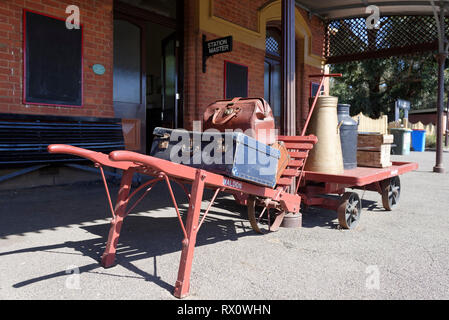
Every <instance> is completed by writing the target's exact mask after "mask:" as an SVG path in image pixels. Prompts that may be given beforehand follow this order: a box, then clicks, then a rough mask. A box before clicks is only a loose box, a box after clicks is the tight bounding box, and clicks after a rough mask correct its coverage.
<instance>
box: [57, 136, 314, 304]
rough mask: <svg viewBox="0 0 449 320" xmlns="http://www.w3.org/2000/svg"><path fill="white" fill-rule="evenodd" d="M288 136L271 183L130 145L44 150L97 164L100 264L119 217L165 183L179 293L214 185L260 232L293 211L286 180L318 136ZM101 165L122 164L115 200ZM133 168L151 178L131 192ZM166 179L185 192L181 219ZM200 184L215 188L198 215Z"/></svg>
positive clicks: (109, 254) (112, 246)
mask: <svg viewBox="0 0 449 320" xmlns="http://www.w3.org/2000/svg"><path fill="white" fill-rule="evenodd" d="M292 139H294V141H295V143H294V144H292V145H290V146H289V147H290V148H292V150H294V152H292V155H291V159H290V160H289V163H288V167H287V168H286V169H285V170H284V172H283V173H282V175H281V176H280V178H279V180H278V185H277V186H276V187H275V188H269V187H264V186H259V185H255V184H252V183H248V182H244V181H240V180H236V179H233V178H229V177H226V176H222V175H219V174H215V173H212V172H208V171H205V170H200V169H195V168H192V167H189V166H185V165H183V164H178V163H174V162H170V161H167V160H163V159H159V158H155V157H151V156H147V155H143V154H139V153H135V152H131V151H113V152H111V153H110V154H109V155H106V154H104V153H100V152H95V151H91V150H86V149H82V148H78V147H74V146H69V145H58V144H55V145H50V146H48V151H49V152H50V153H64V154H72V155H76V156H79V157H82V158H86V159H89V160H91V161H92V162H93V163H94V164H95V166H96V167H98V168H99V170H100V173H101V176H102V179H103V182H104V187H105V190H106V194H107V199H108V202H109V207H110V210H111V213H112V221H111V227H110V231H109V236H108V241H107V244H106V249H105V251H104V253H103V255H102V258H101V264H102V266H103V267H105V268H108V267H112V266H114V265H115V253H116V249H117V244H118V241H119V237H120V230H121V227H122V225H123V221H124V219H125V217H126V216H127V215H128V214H129V213H130V211H131V210H132V209H134V208H135V206H136V205H137V204H138V203H139V202H140V201H141V200H142V199H143V198H144V197H145V196H146V195H147V194H148V193H149V192H150V191H151V189H152V188H153V187H154V186H155V184H156V183H158V182H165V183H166V185H167V188H168V190H169V194H170V197H171V199H172V201H173V206H174V208H175V211H176V214H177V216H178V220H179V224H180V226H181V230H182V233H183V235H184V239H183V240H182V252H181V261H180V264H179V271H178V278H177V281H176V284H175V290H174V295H175V296H176V297H178V298H182V297H185V296H187V295H188V293H189V287H190V273H191V269H192V261H193V252H194V248H195V242H196V236H197V233H198V231H199V230H200V228H201V225H202V224H203V222H204V219H205V218H206V216H207V214H208V212H209V210H210V208H211V207H212V205H213V203H214V201H215V198H216V197H217V195H218V193H219V192H220V191H222V192H227V193H230V194H233V195H234V197H235V198H236V199H237V200H238V202H239V203H241V204H246V205H247V206H248V217H249V220H250V223H251V226H252V227H253V229H254V230H256V231H257V232H262V229H261V228H260V227H259V226H260V225H262V224H263V221H265V220H266V221H267V222H268V228H269V230H271V231H274V230H276V229H278V228H279V226H280V224H281V222H282V220H283V218H284V216H285V214H286V213H298V212H299V210H300V204H301V197H300V196H299V195H298V194H292V193H289V192H288V189H289V188H290V186H291V185H292V183H293V181H294V177H297V176H298V175H299V173H300V172H302V168H303V165H304V162H305V159H306V158H307V156H308V153H309V150H310V149H312V148H313V145H314V144H315V143H316V142H317V141H318V139H317V138H316V137H315V136H305V137H292ZM104 166H107V167H112V168H117V169H121V170H123V175H122V180H121V184H120V189H119V191H118V196H117V200H116V204H115V206H114V205H113V204H112V201H111V196H110V193H109V188H108V185H107V182H106V179H105V175H104V171H103V167H104ZM135 173H140V174H144V175H148V176H151V177H152V179H150V180H149V181H147V182H145V183H143V184H142V185H140V186H139V187H137V188H136V189H135V190H133V191H132V192H131V188H132V186H131V184H132V178H133V175H134V174H135ZM171 182H174V183H177V184H178V185H180V186H181V187H182V189H183V190H184V191H185V193H186V194H187V196H188V198H189V208H188V211H187V216H186V218H185V220H186V222H185V224H184V222H183V219H182V216H181V213H180V211H179V209H178V205H177V202H176V199H175V195H174V193H173V190H172V185H171ZM189 184H190V185H191V191H189V190H188V188H187V185H189ZM205 188H208V189H212V190H215V193H214V195H213V197H212V199H211V201H210V203H209V205H208V207H207V209H206V210H205V212H204V213H203V214H202V215H201V203H202V199H203V192H204V189H205ZM137 194H139V197H138V198H137V200H135V201H134V202H133V203H132V204H131V203H130V200H131V199H132V198H134V197H135V196H136V195H137ZM256 204H258V205H261V206H263V207H264V212H266V214H264V212H263V213H262V214H261V215H259V216H258V217H257V218H256V216H255V210H254V207H255V205H256ZM270 210H271V211H272V213H273V211H274V214H273V215H272V216H270Z"/></svg>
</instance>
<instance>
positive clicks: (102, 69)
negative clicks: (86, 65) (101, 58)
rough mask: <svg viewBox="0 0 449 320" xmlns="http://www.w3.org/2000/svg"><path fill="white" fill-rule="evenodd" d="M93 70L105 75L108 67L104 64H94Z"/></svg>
mask: <svg viewBox="0 0 449 320" xmlns="http://www.w3.org/2000/svg"><path fill="white" fill-rule="evenodd" d="M92 70H93V71H94V73H95V74H98V75H100V76H101V75H103V74H104V73H105V72H106V68H105V67H104V66H103V65H102V64H94V65H93V66H92Z"/></svg>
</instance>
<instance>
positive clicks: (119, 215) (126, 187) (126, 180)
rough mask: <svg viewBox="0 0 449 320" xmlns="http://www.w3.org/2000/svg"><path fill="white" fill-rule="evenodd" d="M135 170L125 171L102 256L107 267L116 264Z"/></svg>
mask: <svg viewBox="0 0 449 320" xmlns="http://www.w3.org/2000/svg"><path fill="white" fill-rule="evenodd" d="M134 172H135V169H134V168H132V167H130V168H129V169H128V170H126V171H125V172H123V176H122V182H121V184H120V190H119V192H118V197H117V202H116V205H115V209H114V212H115V215H114V218H113V219H112V221H111V228H110V230H109V236H108V242H107V244H106V249H105V251H104V253H103V255H102V257H101V265H102V266H103V267H105V268H109V267H112V266H114V264H115V252H116V250H117V244H118V239H119V237H120V230H121V228H122V225H123V220H124V219H125V217H126V205H127V204H128V201H127V200H128V195H129V191H130V190H131V183H132V180H133V175H134Z"/></svg>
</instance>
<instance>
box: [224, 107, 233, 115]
mask: <svg viewBox="0 0 449 320" xmlns="http://www.w3.org/2000/svg"><path fill="white" fill-rule="evenodd" d="M233 112H234V109H232V108H226V110H225V112H224V115H225V116H229V115H230V114H232V113H233Z"/></svg>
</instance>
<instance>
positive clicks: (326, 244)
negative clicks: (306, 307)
mask: <svg viewBox="0 0 449 320" xmlns="http://www.w3.org/2000/svg"><path fill="white" fill-rule="evenodd" d="M444 157H445V167H446V168H447V169H449V154H447V153H445V154H444ZM395 158H396V159H401V160H413V161H417V162H419V164H420V168H419V170H418V171H416V172H413V173H409V174H406V175H404V176H402V188H403V189H402V195H401V204H400V207H399V208H398V209H397V210H395V211H393V212H386V211H383V209H382V208H381V207H380V206H379V204H377V205H376V202H375V201H378V200H380V196H379V195H378V194H376V193H373V192H366V193H365V195H364V199H365V201H364V207H365V208H364V210H363V213H362V220H361V223H360V224H359V226H358V227H357V229H356V230H352V231H346V230H340V229H338V228H337V221H336V215H335V213H332V212H330V211H319V212H317V211H316V210H313V212H308V213H306V214H304V218H303V220H304V227H303V228H302V229H294V230H293V229H281V230H280V231H279V232H277V233H272V234H268V235H264V236H259V235H256V234H254V233H253V232H252V231H251V230H250V227H249V223H248V222H247V220H246V219H245V215H246V210H245V208H242V207H239V206H236V205H235V203H234V202H233V201H232V200H231V199H229V198H226V197H223V198H220V199H219V201H218V204H217V206H216V207H215V209H214V211H213V212H212V214H211V215H210V216H209V217H208V218H207V219H206V223H205V224H204V225H203V228H202V230H201V232H200V233H199V235H198V245H197V248H196V251H195V259H194V265H193V272H192V284H191V296H190V297H189V299H435V298H437V299H448V298H449V269H448V265H449V219H448V214H449V179H448V178H449V174H434V173H432V172H431V171H432V166H433V164H434V158H435V156H434V153H433V152H426V153H412V154H411V155H410V156H406V157H405V156H404V157H401V156H396V157H395ZM156 191H157V194H154V195H153V197H149V198H147V199H146V200H145V202H144V203H142V204H141V205H139V207H138V208H136V213H134V214H132V215H130V216H129V217H128V218H127V219H126V220H125V224H124V230H123V233H122V237H121V242H120V245H119V247H120V250H119V255H118V261H119V264H118V265H117V266H116V267H114V268H111V269H107V270H105V269H102V268H101V267H99V265H98V262H97V260H98V258H99V256H100V255H101V251H102V249H103V248H104V243H105V240H106V236H107V233H108V227H109V223H108V221H109V214H108V211H107V210H108V209H107V205H106V200H105V196H104V193H103V190H102V187H101V185H90V186H85V185H84V186H80V185H75V186H63V187H48V188H40V189H28V190H22V191H19V192H12V191H11V192H2V193H0V221H1V222H0V299H17V298H21V299H36V298H37V299H47V298H51V299H98V298H100V299H101V298H112V299H174V298H173V297H172V291H173V284H174V283H175V280H176V275H177V269H178V263H179V258H180V248H181V232H180V231H181V230H180V228H179V225H178V223H177V218H176V215H175V212H174V210H173V209H172V207H171V205H170V203H169V201H168V199H167V193H166V191H165V188H160V189H157V190H156ZM361 194H362V192H360V195H361ZM180 198H182V197H181V196H180ZM203 205H204V206H206V205H207V202H204V203H203ZM183 207H186V206H185V203H184V204H183ZM74 267H76V268H79V272H80V274H79V276H78V275H72V274H71V271H70V268H74ZM376 276H378V278H376ZM376 279H377V280H378V281H377V280H376Z"/></svg>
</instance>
